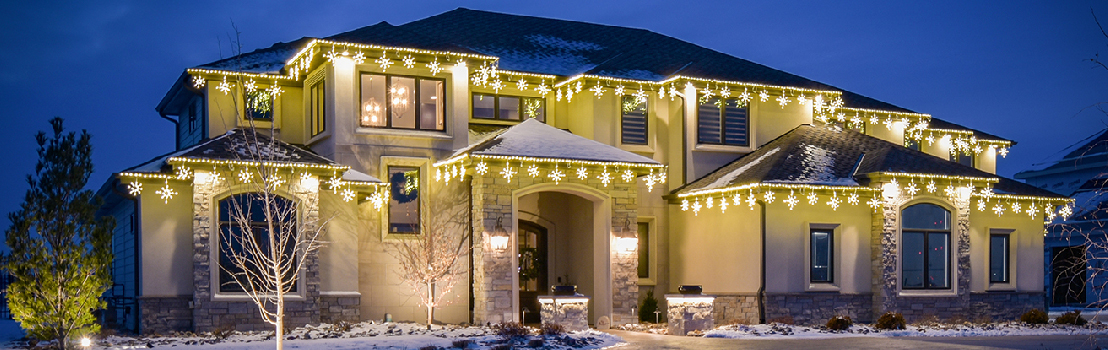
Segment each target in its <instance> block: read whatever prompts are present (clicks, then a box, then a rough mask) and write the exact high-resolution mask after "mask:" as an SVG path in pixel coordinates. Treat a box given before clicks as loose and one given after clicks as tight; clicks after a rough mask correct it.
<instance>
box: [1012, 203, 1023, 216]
mask: <svg viewBox="0 0 1108 350" xmlns="http://www.w3.org/2000/svg"><path fill="white" fill-rule="evenodd" d="M1020 211H1022V210H1021V208H1020V203H1019V202H1012V212H1013V213H1016V214H1019V213H1020Z"/></svg>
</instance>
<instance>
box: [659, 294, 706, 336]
mask: <svg viewBox="0 0 1108 350" xmlns="http://www.w3.org/2000/svg"><path fill="white" fill-rule="evenodd" d="M715 299H716V298H715V297H713V296H710V295H698V294H694V295H690V294H666V304H667V305H669V309H668V311H669V312H668V313H666V317H668V321H669V334H672V335H687V334H689V332H692V331H703V330H708V329H712V328H715V327H716V323H715V318H714V317H715V315H713V308H712V304H713V302H714V301H715Z"/></svg>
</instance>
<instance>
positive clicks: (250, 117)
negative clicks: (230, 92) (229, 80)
mask: <svg viewBox="0 0 1108 350" xmlns="http://www.w3.org/2000/svg"><path fill="white" fill-rule="evenodd" d="M251 93H257V94H258V96H269V99H270V101H269V112H268V114H269V117H267V118H258V117H254V114H253V113H252V112H251V110H253V109H254V108H252V107H250V101H251V100H250V99H251V97H250V94H251ZM277 100H278V98H277V97H275V96H273V94H272V93H269V91H266V89H263V88H261V87H257V88H255V89H254V90H253V91H246V90H245V89H243V90H242V108H243V109H242V119H243V120H246V121H254V122H266V123H273V122H274V121H276V120H277ZM263 114H264V113H263Z"/></svg>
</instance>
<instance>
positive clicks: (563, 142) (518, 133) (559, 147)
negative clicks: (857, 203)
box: [455, 119, 661, 165]
mask: <svg viewBox="0 0 1108 350" xmlns="http://www.w3.org/2000/svg"><path fill="white" fill-rule="evenodd" d="M462 153H469V154H471V155H484V156H519V157H534V158H555V159H573V160H588V161H599V162H623V163H644V164H658V165H660V164H661V163H658V162H657V161H655V160H653V159H650V158H647V157H643V156H640V155H637V154H634V153H631V152H628V151H624V150H622V149H619V148H616V147H613V146H609V145H606V144H603V143H600V142H597V141H593V140H590V139H587V138H584V137H581V136H577V135H574V134H572V133H570V132H568V131H565V130H561V129H558V128H555V127H553V126H550V125H546V124H544V123H542V122H540V121H538V120H535V119H527V120H525V121H523V122H522V123H519V124H517V125H515V126H513V127H510V128H508V129H506V130H504V131H503V132H501V133H500V134H498V135H496V136H495V137H493V138H491V139H489V140H487V141H484V142H479V143H475V144H473V145H471V146H469V147H466V148H463V149H461V150H459V151H458V152H455V155H459V154H462Z"/></svg>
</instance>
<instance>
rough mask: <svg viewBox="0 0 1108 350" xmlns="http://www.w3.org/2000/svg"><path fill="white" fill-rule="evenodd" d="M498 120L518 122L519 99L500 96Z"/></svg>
mask: <svg viewBox="0 0 1108 350" xmlns="http://www.w3.org/2000/svg"><path fill="white" fill-rule="evenodd" d="M498 98H499V99H500V119H503V120H519V97H512V96H500V97H498Z"/></svg>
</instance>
